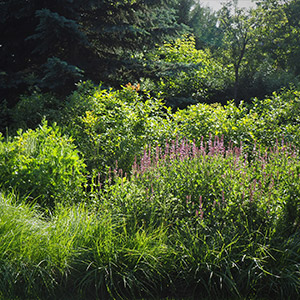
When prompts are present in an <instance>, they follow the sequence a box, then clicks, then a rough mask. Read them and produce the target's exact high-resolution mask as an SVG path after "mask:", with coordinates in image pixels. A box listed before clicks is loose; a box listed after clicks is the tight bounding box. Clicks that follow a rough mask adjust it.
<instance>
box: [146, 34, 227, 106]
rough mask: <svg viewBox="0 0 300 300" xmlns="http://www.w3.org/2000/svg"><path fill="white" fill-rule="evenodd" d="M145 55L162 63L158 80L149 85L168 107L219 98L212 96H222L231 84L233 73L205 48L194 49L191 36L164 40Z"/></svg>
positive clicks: (194, 43) (194, 45)
mask: <svg viewBox="0 0 300 300" xmlns="http://www.w3.org/2000/svg"><path fill="white" fill-rule="evenodd" d="M149 56H150V58H151V59H152V60H154V61H160V62H161V63H164V64H165V70H164V71H161V72H160V74H159V75H160V80H159V81H158V82H156V83H155V85H154V86H156V87H152V88H153V91H154V90H156V91H157V93H160V94H161V95H162V97H163V98H164V99H165V100H166V102H167V104H168V105H170V106H172V107H175V108H178V107H186V106H187V105H189V104H195V103H198V102H210V103H211V102H215V101H222V100H224V99H216V98H217V97H220V96H224V95H225V94H226V92H224V90H226V89H230V86H232V83H233V74H232V73H231V72H230V71H228V70H227V69H224V68H223V67H222V65H221V64H220V63H219V62H218V61H217V60H216V59H215V58H214V57H213V56H212V54H211V53H210V51H209V50H208V49H206V50H197V49H196V42H195V38H194V37H193V36H185V37H183V38H182V39H177V40H176V41H174V42H170V43H165V44H163V45H162V46H160V47H158V48H157V50H156V51H155V52H154V53H152V54H150V55H149ZM148 84H149V83H148Z"/></svg>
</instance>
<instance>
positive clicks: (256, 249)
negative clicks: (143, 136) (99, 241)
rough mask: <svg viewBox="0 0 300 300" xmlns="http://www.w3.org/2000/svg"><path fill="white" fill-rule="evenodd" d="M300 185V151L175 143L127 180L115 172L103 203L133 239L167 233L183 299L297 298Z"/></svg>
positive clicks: (155, 152) (147, 155)
mask: <svg viewBox="0 0 300 300" xmlns="http://www.w3.org/2000/svg"><path fill="white" fill-rule="evenodd" d="M299 176H300V161H299V152H298V150H297V149H296V148H295V147H293V146H290V145H288V144H286V143H285V142H284V141H282V142H281V143H278V142H277V144H276V145H275V146H274V147H273V148H272V149H270V150H269V151H264V152H261V151H260V150H257V149H255V147H254V149H253V151H252V153H251V155H249V154H248V153H247V152H244V150H243V146H242V145H240V146H239V147H236V146H233V145H230V144H229V146H228V147H225V146H224V141H223V139H222V138H218V137H216V138H215V139H214V140H213V139H209V140H208V142H204V140H202V142H201V143H200V147H197V146H196V145H195V143H189V142H188V141H187V140H175V141H172V142H170V143H166V144H165V145H164V150H162V149H161V148H160V147H159V146H157V147H150V146H149V147H148V148H146V149H145V151H144V155H143V157H142V158H141V160H140V162H139V163H138V162H136V163H135V164H134V165H133V169H132V174H131V175H130V176H128V175H127V176H125V175H124V174H123V173H122V170H117V169H115V170H114V171H112V172H111V177H110V178H108V181H114V182H115V184H113V185H107V186H106V187H104V188H103V189H102V190H101V191H100V197H102V201H104V202H105V201H106V205H107V207H109V210H111V211H113V212H114V213H116V214H120V215H121V216H124V218H126V220H127V230H128V231H130V230H132V231H135V230H136V228H137V227H141V226H142V227H144V228H152V229H153V228H159V227H160V226H164V228H167V230H168V234H169V239H168V245H169V246H170V247H171V248H172V249H176V251H175V252H174V253H175V254H174V256H173V262H175V263H170V264H169V269H168V271H167V274H169V276H171V281H172V282H173V283H174V282H176V284H175V286H177V288H178V290H177V289H176V288H175V290H176V293H177V292H178V293H179V294H180V292H183V294H184V295H192V296H194V297H196V298H197V295H199V293H200V291H201V293H202V294H203V296H209V297H213V298H218V297H221V296H226V295H227V296H236V297H240V296H241V295H243V296H245V295H246V296H249V295H250V294H252V295H255V294H256V293H258V292H259V293H262V294H263V293H265V292H266V291H268V293H270V294H272V293H274V295H275V294H276V293H282V294H283V295H289V296H291V295H299V294H298V292H299V287H300V278H299V266H300V265H299V262H300V260H299V259H300V256H299V255H300V253H299V251H298V250H297V251H294V250H293V249H295V247H296V245H297V244H298V242H299V235H297V232H298V230H299V225H300V223H299V217H298V215H299V204H300V203H299V199H300V197H299V196H300V180H299ZM286 238H290V243H286V242H285V241H286ZM283 243H284V245H285V246H284V247H286V248H284V247H283V246H282V245H283ZM284 249H285V250H284ZM283 251H288V252H289V253H290V260H287V259H286V257H285V256H284V255H283ZM295 270H298V271H297V272H298V273H297V272H296V274H295V273H294V272H295ZM170 274H171V275H170ZM169 292H170V293H171V294H172V293H173V292H174V290H173V291H172V290H169ZM176 293H175V294H176ZM266 293H267V292H266Z"/></svg>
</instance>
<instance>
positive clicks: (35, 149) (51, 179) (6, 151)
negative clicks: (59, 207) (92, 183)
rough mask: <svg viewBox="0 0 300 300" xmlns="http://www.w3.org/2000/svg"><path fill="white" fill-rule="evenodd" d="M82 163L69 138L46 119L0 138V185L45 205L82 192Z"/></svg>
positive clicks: (70, 197) (49, 205)
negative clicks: (14, 134)
mask: <svg viewBox="0 0 300 300" xmlns="http://www.w3.org/2000/svg"><path fill="white" fill-rule="evenodd" d="M84 172H85V165H84V163H83V160H82V158H80V156H79V154H78V151H77V150H76V149H75V146H74V144H73V140H72V139H71V138H67V137H66V136H63V135H61V132H60V129H59V127H58V126H57V125H55V124H54V125H53V126H48V125H47V122H43V124H42V125H41V126H40V127H38V128H37V129H36V130H31V129H30V130H27V131H25V132H22V130H20V131H18V134H17V136H15V137H14V138H11V139H8V140H6V141H5V140H4V139H3V138H2V140H1V141H0V182H1V188H2V189H6V190H13V191H14V192H16V193H17V194H18V195H19V196H20V197H22V198H23V197H24V196H28V197H29V198H28V199H35V200H36V201H38V202H39V203H40V204H42V205H43V206H45V207H53V205H54V203H55V202H56V201H62V202H63V201H66V202H67V201H75V200H76V199H77V200H78V199H79V198H80V197H81V196H82V195H83V188H84V187H83V185H84V183H85V176H84Z"/></svg>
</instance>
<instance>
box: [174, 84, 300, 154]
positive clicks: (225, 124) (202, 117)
mask: <svg viewBox="0 0 300 300" xmlns="http://www.w3.org/2000/svg"><path fill="white" fill-rule="evenodd" d="M299 95H300V94H299V91H298V90H297V89H289V90H283V91H282V92H281V93H273V95H272V96H270V97H267V98H266V99H263V100H259V99H257V98H256V99H254V100H253V104H252V105H245V104H244V103H243V102H242V103H241V104H240V105H239V106H238V107H236V106H235V105H234V104H233V103H232V102H229V103H228V104H227V105H225V106H221V105H219V104H212V105H208V104H201V103H199V104H197V105H191V106H190V107H188V108H187V109H184V110H178V111H177V112H176V113H175V114H174V115H173V118H174V121H175V124H176V125H175V126H174V127H175V128H177V134H178V135H179V136H180V137H181V138H184V137H186V138H188V139H189V140H190V141H193V140H194V139H195V140H196V143H197V144H198V145H199V142H200V141H201V138H202V136H203V137H204V138H206V139H208V138H209V135H210V134H212V135H218V136H220V137H221V136H223V138H224V141H225V142H226V143H228V142H230V141H231V142H233V143H234V145H236V146H239V145H240V143H243V146H244V147H247V148H250V150H251V149H252V148H253V147H254V145H255V144H257V145H258V146H259V147H264V148H266V147H272V146H274V145H275V144H276V140H277V141H281V140H282V139H284V140H285V141H287V142H289V143H293V144H294V145H297V146H299V145H300V135H299V134H300V120H299V109H300V106H299V105H300V100H299Z"/></svg>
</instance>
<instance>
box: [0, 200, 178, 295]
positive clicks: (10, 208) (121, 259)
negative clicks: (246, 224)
mask: <svg viewBox="0 0 300 300" xmlns="http://www.w3.org/2000/svg"><path fill="white" fill-rule="evenodd" d="M0 215H1V218H0V239H1V245H0V250H1V252H0V291H1V293H0V298H1V297H3V298H4V299H22V300H23V299H65V298H67V297H69V296H70V295H72V296H74V297H77V298H78V299H135V298H138V297H143V296H149V295H152V296H153V297H154V296H157V297H158V296H159V295H160V293H161V292H162V286H161V282H162V278H165V277H167V275H166V274H165V271H166V270H165V263H166V262H168V260H169V259H170V257H171V256H172V255H173V252H172V251H170V250H172V249H170V248H168V247H167V246H166V245H167V239H168V235H167V232H166V230H165V229H164V228H156V229H154V230H149V229H147V230H146V229H145V228H142V227H141V228H139V229H137V230H136V231H135V232H128V231H127V230H126V219H124V218H123V217H121V216H117V215H112V214H111V213H109V212H107V211H105V207H104V208H103V209H100V211H99V212H95V211H94V212H93V211H91V210H90V209H89V208H88V207H86V206H85V205H83V204H79V205H73V206H63V205H58V206H57V207H56V209H55V212H54V213H53V214H52V215H51V216H49V215H47V216H43V215H42V214H41V213H40V212H39V209H38V207H34V206H32V205H29V204H26V203H24V202H22V203H21V202H20V200H19V201H16V199H15V198H14V197H13V196H10V195H3V194H1V195H0Z"/></svg>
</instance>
